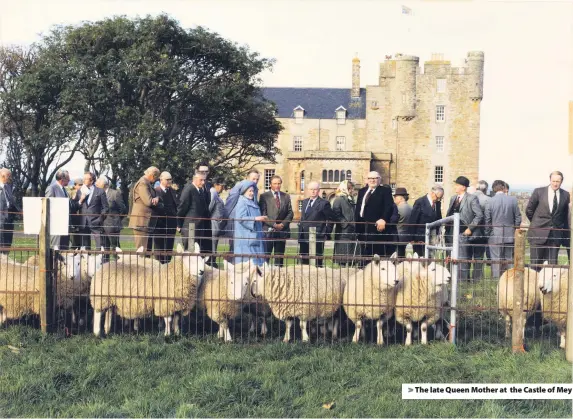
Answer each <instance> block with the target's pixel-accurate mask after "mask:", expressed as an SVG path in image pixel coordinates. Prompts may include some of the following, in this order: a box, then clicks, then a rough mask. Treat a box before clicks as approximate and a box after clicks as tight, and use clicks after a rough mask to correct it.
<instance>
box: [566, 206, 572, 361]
mask: <svg viewBox="0 0 573 419" xmlns="http://www.w3.org/2000/svg"><path fill="white" fill-rule="evenodd" d="M571 222H573V211H571V220H569V227H570V228H571V226H572V225H573V224H571ZM569 238H570V239H571V241H570V242H569V246H571V243H573V228H571V230H570V231H569ZM565 330H566V333H565V359H567V361H569V362H573V259H571V257H569V288H568V290H567V326H566V329H565Z"/></svg>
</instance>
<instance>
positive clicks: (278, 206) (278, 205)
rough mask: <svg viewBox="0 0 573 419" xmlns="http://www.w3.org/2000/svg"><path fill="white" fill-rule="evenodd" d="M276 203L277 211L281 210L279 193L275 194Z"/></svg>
mask: <svg viewBox="0 0 573 419" xmlns="http://www.w3.org/2000/svg"><path fill="white" fill-rule="evenodd" d="M275 203H276V204H277V209H279V208H280V207H281V200H280V198H279V193H278V192H275Z"/></svg>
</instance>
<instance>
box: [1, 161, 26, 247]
mask: <svg viewBox="0 0 573 419" xmlns="http://www.w3.org/2000/svg"><path fill="white" fill-rule="evenodd" d="M21 211H22V210H21V209H20V207H19V206H18V204H16V199H15V198H14V194H13V192H12V172H10V170H8V169H6V168H2V169H0V254H2V253H4V254H6V255H7V254H8V253H10V249H8V247H10V246H12V237H13V234H14V218H16V213H17V212H21Z"/></svg>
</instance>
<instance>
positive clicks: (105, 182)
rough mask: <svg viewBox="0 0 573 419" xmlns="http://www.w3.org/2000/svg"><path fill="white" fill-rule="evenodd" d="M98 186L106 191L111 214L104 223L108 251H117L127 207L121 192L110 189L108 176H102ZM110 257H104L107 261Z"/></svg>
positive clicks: (109, 213) (97, 183) (108, 214)
mask: <svg viewBox="0 0 573 419" xmlns="http://www.w3.org/2000/svg"><path fill="white" fill-rule="evenodd" d="M96 186H97V187H98V188H101V189H103V190H104V192H105V195H106V197H107V204H108V206H109V212H108V213H107V216H106V217H105V220H104V221H103V230H104V232H105V248H106V250H111V249H115V248H116V247H121V246H120V241H119V234H120V233H121V229H122V224H121V221H122V220H123V217H124V216H125V215H126V214H127V207H126V205H125V202H124V201H123V196H122V195H121V192H120V191H118V190H117V189H111V188H110V187H109V179H108V178H107V177H106V176H100V177H99V179H98V180H97V182H96ZM108 257H109V255H104V258H105V259H107V258H108Z"/></svg>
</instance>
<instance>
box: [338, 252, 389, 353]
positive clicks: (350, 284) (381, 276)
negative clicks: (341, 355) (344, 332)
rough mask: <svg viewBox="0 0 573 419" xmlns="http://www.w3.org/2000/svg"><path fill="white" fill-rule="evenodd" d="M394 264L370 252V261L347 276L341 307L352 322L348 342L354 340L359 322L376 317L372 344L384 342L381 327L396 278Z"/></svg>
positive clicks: (358, 333)
mask: <svg viewBox="0 0 573 419" xmlns="http://www.w3.org/2000/svg"><path fill="white" fill-rule="evenodd" d="M398 279H399V278H398V276H397V272H396V267H395V266H394V264H393V263H392V262H391V261H390V260H381V259H380V256H378V255H374V256H373V257H372V262H370V263H369V264H368V265H366V266H365V267H364V270H360V271H357V272H355V273H354V275H351V276H350V277H349V278H348V281H347V284H346V287H345V289H344V299H343V306H344V311H345V312H346V315H347V316H348V319H349V320H350V321H351V322H352V323H354V325H355V330H354V336H353V337H352V342H354V343H358V341H359V339H360V335H361V331H362V330H363V321H364V320H367V319H371V320H376V329H377V336H376V343H377V344H378V345H383V344H384V335H383V334H382V326H383V324H384V321H388V319H389V318H390V317H392V311H393V308H394V295H395V285H396V283H397V281H398Z"/></svg>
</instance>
